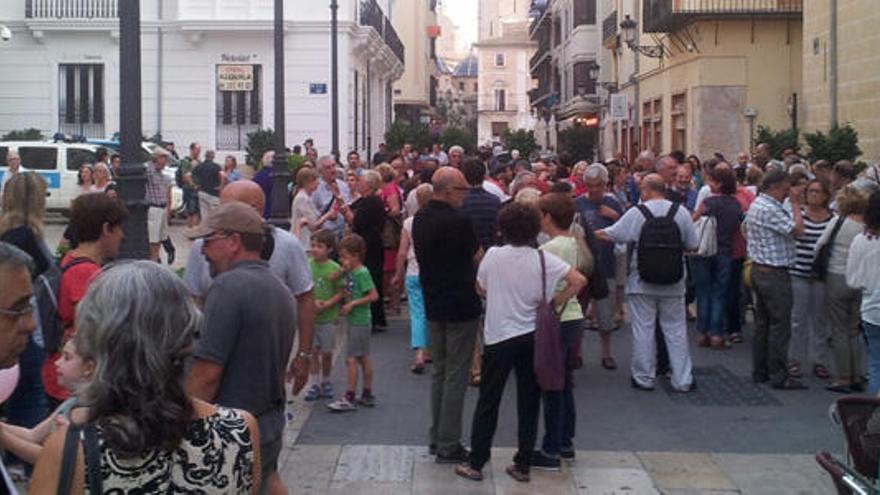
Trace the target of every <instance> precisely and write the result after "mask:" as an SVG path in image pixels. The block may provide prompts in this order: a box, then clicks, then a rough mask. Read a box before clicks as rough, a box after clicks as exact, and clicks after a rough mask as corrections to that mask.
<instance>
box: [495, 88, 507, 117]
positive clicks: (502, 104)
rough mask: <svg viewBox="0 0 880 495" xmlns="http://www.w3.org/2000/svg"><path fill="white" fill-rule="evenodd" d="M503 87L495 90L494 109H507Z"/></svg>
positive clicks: (501, 110) (498, 110)
mask: <svg viewBox="0 0 880 495" xmlns="http://www.w3.org/2000/svg"><path fill="white" fill-rule="evenodd" d="M505 93H506V92H505V91H504V90H503V89H496V90H495V111H496V112H503V111H505V110H506V109H507V101H506V100H507V95H506V94H505Z"/></svg>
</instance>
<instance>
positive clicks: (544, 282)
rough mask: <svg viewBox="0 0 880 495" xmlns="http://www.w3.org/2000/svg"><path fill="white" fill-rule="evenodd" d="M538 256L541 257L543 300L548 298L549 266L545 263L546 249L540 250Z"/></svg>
mask: <svg viewBox="0 0 880 495" xmlns="http://www.w3.org/2000/svg"><path fill="white" fill-rule="evenodd" d="M538 257H540V258H541V300H542V301H546V300H547V267H546V265H545V264H544V251H541V250H540V249H539V250H538Z"/></svg>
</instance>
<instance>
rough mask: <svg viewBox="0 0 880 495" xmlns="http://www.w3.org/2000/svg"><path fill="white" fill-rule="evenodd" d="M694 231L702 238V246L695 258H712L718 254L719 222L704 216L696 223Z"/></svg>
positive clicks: (711, 217)
mask: <svg viewBox="0 0 880 495" xmlns="http://www.w3.org/2000/svg"><path fill="white" fill-rule="evenodd" d="M694 229H696V231H697V236H698V237H699V238H700V245H699V247H698V248H697V252H696V253H694V255H695V256H702V257H707V258H708V257H710V256H715V255H716V254H718V220H717V219H716V218H715V217H713V216H710V215H703V216H701V217H700V218H699V219H697V221H696V222H694Z"/></svg>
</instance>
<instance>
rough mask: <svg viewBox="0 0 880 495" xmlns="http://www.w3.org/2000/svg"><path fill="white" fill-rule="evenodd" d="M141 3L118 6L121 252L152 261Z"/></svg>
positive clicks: (137, 0) (132, 1) (136, 0)
mask: <svg viewBox="0 0 880 495" xmlns="http://www.w3.org/2000/svg"><path fill="white" fill-rule="evenodd" d="M140 8H141V7H140V0H128V1H125V2H119V87H120V91H119V143H120V146H119V150H120V155H121V157H122V166H121V167H120V170H119V180H118V184H119V197H120V199H121V200H122V201H123V202H124V203H125V206H126V207H127V208H128V212H129V218H128V221H127V222H125V225H123V227H122V228H123V232H124V233H125V238H124V239H123V241H122V246H121V248H120V251H119V257H120V258H124V259H147V258H149V255H150V251H149V239H148V237H147V205H146V202H145V187H146V183H147V177H146V170H145V169H144V164H143V163H142V162H141V161H140V156H141V154H142V152H141V139H142V134H143V133H142V132H141V13H140Z"/></svg>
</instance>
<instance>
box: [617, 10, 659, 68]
mask: <svg viewBox="0 0 880 495" xmlns="http://www.w3.org/2000/svg"><path fill="white" fill-rule="evenodd" d="M637 27H638V23H637V22H636V21H634V20H633V19H632V18H630V16H628V15H627V16H624V19H623V21H622V22H621V23H620V29H621V30H622V31H623V41H624V42H625V43H626V46H628V47H629V49H630V50H632V51H634V52H636V53H641V54H642V55H644V56H646V57H651V58H663V47H662V46H643V45H639V44H638V40H637V39H636V36H637V35H638V33H637V31H636V28H637Z"/></svg>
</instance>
